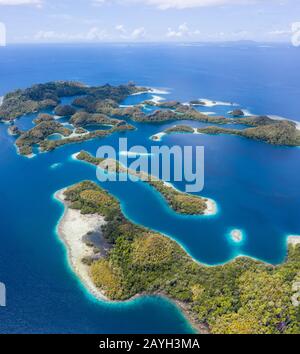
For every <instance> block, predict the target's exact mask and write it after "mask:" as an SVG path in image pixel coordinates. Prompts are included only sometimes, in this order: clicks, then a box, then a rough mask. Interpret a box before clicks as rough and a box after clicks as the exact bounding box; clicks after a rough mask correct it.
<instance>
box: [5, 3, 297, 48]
mask: <svg viewBox="0 0 300 354" xmlns="http://www.w3.org/2000/svg"><path fill="white" fill-rule="evenodd" d="M0 22H2V23H4V24H5V26H6V31H7V42H8V43H21V42H22V43H23V42H24V43H25V42H33V43H39V42H160V41H162V42H164V41H165V42H173V41H174V42H176V41H178V42H202V41H209V42H211V41H232V40H256V41H264V42H270V41H272V42H274V41H276V42H287V41H290V38H291V35H292V34H291V26H292V24H293V23H295V22H300V1H299V0H73V1H71V0H0Z"/></svg>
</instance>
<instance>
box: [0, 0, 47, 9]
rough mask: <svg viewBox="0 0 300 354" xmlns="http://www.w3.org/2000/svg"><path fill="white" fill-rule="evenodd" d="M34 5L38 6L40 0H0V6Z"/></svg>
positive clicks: (40, 2) (40, 3)
mask: <svg viewBox="0 0 300 354" xmlns="http://www.w3.org/2000/svg"><path fill="white" fill-rule="evenodd" d="M1 5H6V6H18V5H34V6H38V7H40V6H41V5H42V0H0V6H1Z"/></svg>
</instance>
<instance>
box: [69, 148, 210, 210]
mask: <svg viewBox="0 0 300 354" xmlns="http://www.w3.org/2000/svg"><path fill="white" fill-rule="evenodd" d="M76 159H77V160H80V161H85V162H88V163H90V164H92V165H95V166H99V167H100V168H102V169H104V170H107V171H110V172H113V173H127V174H130V175H133V176H136V177H138V178H139V179H140V180H141V181H143V182H145V183H148V184H149V185H150V186H152V187H153V188H154V189H155V190H156V191H157V192H159V193H160V194H161V195H162V196H163V198H164V199H165V200H166V201H167V203H168V204H169V206H170V207H171V208H172V209H173V210H174V211H175V212H177V213H180V214H187V215H214V214H216V212H217V206H216V203H215V201H213V200H211V199H208V198H203V197H199V196H194V195H190V194H188V193H184V192H181V191H179V190H177V189H175V188H174V187H173V185H172V184H169V183H166V182H164V181H162V180H160V179H158V178H156V177H155V176H149V175H148V174H147V173H145V172H136V171H133V170H130V169H128V168H127V167H125V166H123V165H121V164H120V163H119V162H118V161H115V160H110V159H101V158H97V157H94V156H92V155H91V154H89V153H88V152H86V151H81V152H80V153H78V154H76Z"/></svg>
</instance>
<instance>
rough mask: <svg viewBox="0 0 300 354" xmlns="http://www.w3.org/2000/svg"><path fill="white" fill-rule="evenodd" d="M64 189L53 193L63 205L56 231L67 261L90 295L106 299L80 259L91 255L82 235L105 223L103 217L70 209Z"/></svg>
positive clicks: (91, 252)
mask: <svg viewBox="0 0 300 354" xmlns="http://www.w3.org/2000/svg"><path fill="white" fill-rule="evenodd" d="M64 190H65V189H62V190H60V191H58V192H56V193H55V198H56V199H57V200H59V201H60V202H61V203H63V204H64V206H65V211H64V215H63V217H62V218H61V220H60V222H59V224H58V227H57V233H58V235H59V237H60V239H61V240H62V241H63V243H64V244H65V246H66V248H67V252H68V261H69V263H70V265H71V268H72V269H73V271H74V272H75V273H76V274H77V276H78V277H79V278H80V280H81V281H82V283H83V284H84V285H85V287H86V288H87V289H88V291H89V292H90V293H91V294H92V295H94V296H95V297H96V298H97V299H100V300H107V298H106V297H105V295H104V294H103V293H102V292H101V291H100V290H99V289H98V288H97V287H96V286H95V284H94V283H93V281H92V279H91V278H90V274H89V266H88V265H86V264H84V263H82V261H81V260H82V258H83V257H88V256H91V255H93V249H92V247H89V246H87V245H86V244H85V243H84V242H83V240H82V238H83V236H85V235H86V234H87V233H88V232H90V231H95V230H98V229H100V228H101V226H102V225H104V224H105V221H104V218H103V217H101V216H100V215H98V214H94V215H91V214H89V215H82V214H81V213H80V211H79V210H74V209H70V208H69V207H68V206H67V204H66V202H65V198H64V195H63V192H64Z"/></svg>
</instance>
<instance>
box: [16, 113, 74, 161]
mask: <svg viewBox="0 0 300 354" xmlns="http://www.w3.org/2000/svg"><path fill="white" fill-rule="evenodd" d="M71 133H72V131H71V130H70V129H68V128H65V127H64V126H63V125H62V124H60V123H59V122H56V121H54V120H53V121H52V120H50V121H42V122H41V123H39V124H38V125H37V126H35V127H33V128H32V129H30V130H28V131H25V132H22V134H21V135H20V136H19V138H18V139H17V141H16V145H17V147H18V149H19V152H20V154H22V155H29V154H31V153H32V148H33V146H34V145H40V144H41V143H42V142H43V141H44V140H45V139H46V138H47V137H48V136H49V135H52V134H61V135H63V136H68V135H70V134H71Z"/></svg>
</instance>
